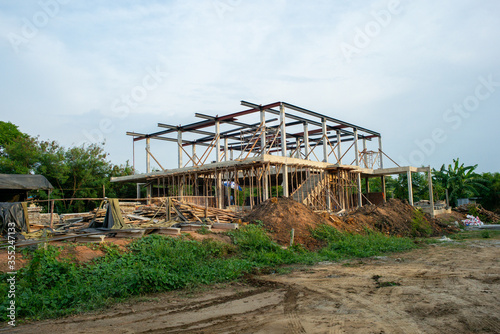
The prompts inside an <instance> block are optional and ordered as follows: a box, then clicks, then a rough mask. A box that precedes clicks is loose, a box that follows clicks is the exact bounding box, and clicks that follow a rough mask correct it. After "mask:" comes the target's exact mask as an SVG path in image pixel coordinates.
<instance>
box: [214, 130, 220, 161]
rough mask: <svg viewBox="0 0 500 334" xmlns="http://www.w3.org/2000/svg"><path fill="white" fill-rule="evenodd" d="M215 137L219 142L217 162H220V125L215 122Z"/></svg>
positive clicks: (216, 146)
mask: <svg viewBox="0 0 500 334" xmlns="http://www.w3.org/2000/svg"><path fill="white" fill-rule="evenodd" d="M215 137H216V138H217V141H216V142H215V161H216V162H220V123H219V121H215Z"/></svg>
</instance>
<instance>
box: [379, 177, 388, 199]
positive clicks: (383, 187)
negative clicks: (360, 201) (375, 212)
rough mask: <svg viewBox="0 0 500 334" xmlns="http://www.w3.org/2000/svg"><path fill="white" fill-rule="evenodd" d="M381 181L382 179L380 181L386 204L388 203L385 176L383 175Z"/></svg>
mask: <svg viewBox="0 0 500 334" xmlns="http://www.w3.org/2000/svg"><path fill="white" fill-rule="evenodd" d="M380 179H381V180H380V181H381V184H382V193H383V195H384V203H385V202H387V194H386V192H385V176H383V175H382V176H381V177H380Z"/></svg>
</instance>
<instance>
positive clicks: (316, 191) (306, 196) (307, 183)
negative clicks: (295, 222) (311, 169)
mask: <svg viewBox="0 0 500 334" xmlns="http://www.w3.org/2000/svg"><path fill="white" fill-rule="evenodd" d="M327 185H328V179H327V178H324V177H323V175H322V174H310V175H309V176H308V177H307V178H306V179H305V180H304V182H302V184H301V185H300V186H299V187H298V188H297V189H296V190H295V192H293V193H292V194H291V197H292V198H293V199H294V200H295V201H297V202H300V203H303V204H305V205H308V206H309V205H314V203H315V202H316V201H317V199H318V198H321V197H323V196H322V194H323V192H324V188H325V187H326V186H327Z"/></svg>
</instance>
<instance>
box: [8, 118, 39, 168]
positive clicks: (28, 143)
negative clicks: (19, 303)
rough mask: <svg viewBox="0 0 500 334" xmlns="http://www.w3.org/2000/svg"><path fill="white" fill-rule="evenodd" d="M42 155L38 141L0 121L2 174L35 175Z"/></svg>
mask: <svg viewBox="0 0 500 334" xmlns="http://www.w3.org/2000/svg"><path fill="white" fill-rule="evenodd" d="M39 155H40V150H39V145H38V139H37V138H33V137H30V136H28V135H27V134H25V133H22V132H21V131H19V130H18V127H17V126H16V125H14V124H12V123H10V122H2V121H0V173H4V174H33V173H34V171H35V169H36V167H37V164H38V159H39Z"/></svg>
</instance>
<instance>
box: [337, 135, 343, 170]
mask: <svg viewBox="0 0 500 334" xmlns="http://www.w3.org/2000/svg"><path fill="white" fill-rule="evenodd" d="M341 146H342V139H341V137H340V130H337V158H338V161H337V163H338V164H339V165H341V164H342V148H341Z"/></svg>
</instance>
